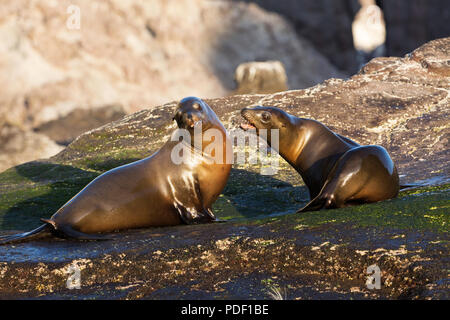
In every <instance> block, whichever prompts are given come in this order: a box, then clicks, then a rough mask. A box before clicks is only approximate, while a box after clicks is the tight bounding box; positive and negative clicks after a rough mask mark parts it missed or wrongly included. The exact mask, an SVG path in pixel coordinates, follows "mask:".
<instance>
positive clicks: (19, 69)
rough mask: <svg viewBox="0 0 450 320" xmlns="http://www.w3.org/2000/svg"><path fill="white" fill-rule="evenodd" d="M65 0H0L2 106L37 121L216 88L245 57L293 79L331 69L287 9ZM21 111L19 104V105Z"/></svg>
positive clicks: (208, 93) (213, 92)
mask: <svg viewBox="0 0 450 320" xmlns="http://www.w3.org/2000/svg"><path fill="white" fill-rule="evenodd" d="M70 4H71V2H70V1H25V0H24V1H16V2H14V4H9V3H8V4H6V3H2V4H1V5H0V14H1V16H2V20H1V22H0V39H2V41H0V43H1V44H0V67H1V69H2V72H1V74H0V85H1V88H2V91H1V98H0V99H1V100H0V103H1V104H0V105H1V109H3V110H4V109H7V110H12V109H15V110H18V111H15V112H16V113H18V114H17V116H16V117H18V118H19V119H20V120H21V121H22V122H25V123H26V122H30V123H31V124H33V125H38V124H41V123H43V122H46V121H49V120H53V119H55V118H57V117H59V116H61V115H65V114H67V113H69V112H70V111H71V110H72V109H74V108H95V106H104V105H107V104H119V105H122V106H124V108H125V110H126V111H128V112H130V111H136V110H138V109H142V108H148V107H151V106H155V105H158V104H161V103H164V102H166V101H170V100H173V99H179V98H181V97H183V96H187V95H198V96H202V97H220V96H223V95H225V94H227V93H228V92H230V91H231V90H232V89H233V86H234V85H233V74H234V70H235V68H236V67H237V66H238V64H239V63H241V62H246V61H253V60H260V59H264V60H267V59H270V58H275V57H281V58H280V59H281V60H283V61H282V62H283V63H284V64H285V65H286V67H287V69H288V70H289V72H288V73H289V74H288V76H289V80H290V81H291V83H290V86H291V87H292V88H303V87H308V86H311V85H314V84H316V83H318V82H321V81H323V80H325V79H327V78H329V77H330V76H340V74H339V73H338V72H336V69H335V68H334V67H333V66H331V65H330V64H329V63H327V62H326V61H325V60H324V59H321V58H320V57H317V52H316V51H315V50H314V49H313V48H312V47H311V46H310V45H309V44H308V43H307V42H305V41H303V40H302V39H300V38H298V37H297V36H296V34H295V31H294V30H293V29H292V28H291V26H290V25H289V23H287V22H286V21H285V20H283V18H281V17H280V16H278V15H275V14H269V13H267V12H266V11H264V10H262V9H260V8H259V7H257V6H256V5H247V4H237V3H227V2H221V1H203V0H194V1H192V0H189V1H186V0H184V1H179V0H177V1H173V0H172V1H165V0H164V1H162V0H160V1H159V0H157V1H151V2H145V3H143V2H141V1H113V0H110V1H88V0H86V1H78V2H77V5H78V6H79V8H80V17H81V20H80V29H79V30H77V29H68V28H67V27H66V23H67V20H68V18H69V17H70V15H69V14H67V12H66V9H67V8H68V7H69V5H70ZM19 110H20V111H19Z"/></svg>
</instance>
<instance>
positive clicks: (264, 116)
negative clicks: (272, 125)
mask: <svg viewBox="0 0 450 320" xmlns="http://www.w3.org/2000/svg"><path fill="white" fill-rule="evenodd" d="M271 117H272V115H271V114H270V112H267V111H264V112H263V113H262V114H261V120H262V121H263V122H269V120H270V118H271Z"/></svg>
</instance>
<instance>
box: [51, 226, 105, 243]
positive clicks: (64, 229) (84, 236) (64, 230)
mask: <svg viewBox="0 0 450 320" xmlns="http://www.w3.org/2000/svg"><path fill="white" fill-rule="evenodd" d="M57 231H58V233H59V234H60V235H61V236H62V237H65V238H72V239H77V240H90V241H105V240H111V239H112V238H111V237H108V236H106V235H103V234H89V233H84V232H81V231H77V230H75V229H73V228H72V227H71V226H58V229H57Z"/></svg>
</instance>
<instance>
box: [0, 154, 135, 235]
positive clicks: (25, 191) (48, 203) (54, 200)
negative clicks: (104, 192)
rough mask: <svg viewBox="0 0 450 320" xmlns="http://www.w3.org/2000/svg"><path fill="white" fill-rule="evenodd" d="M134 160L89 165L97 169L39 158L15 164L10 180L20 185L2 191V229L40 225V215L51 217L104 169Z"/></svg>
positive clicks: (0, 196)
mask: <svg viewBox="0 0 450 320" xmlns="http://www.w3.org/2000/svg"><path fill="white" fill-rule="evenodd" d="M135 160H136V159H121V160H115V159H112V160H105V161H103V162H96V163H95V164H94V162H92V165H88V166H87V167H88V168H90V169H93V170H96V171H88V170H82V169H79V168H76V167H73V166H69V165H61V164H55V163H49V162H39V161H34V162H30V163H26V164H23V165H20V166H17V167H15V168H14V169H12V170H11V171H10V173H9V175H8V176H9V177H8V178H9V179H8V180H15V181H14V182H15V183H14V184H15V185H17V186H19V187H20V188H19V189H18V190H14V188H12V189H7V190H4V191H2V192H1V195H0V203H1V204H2V205H1V206H0V229H1V230H28V229H30V228H35V227H37V226H39V225H40V224H41V222H40V220H39V219H40V218H49V217H50V216H51V215H53V214H54V213H55V212H56V211H57V210H58V209H59V208H60V207H61V206H62V205H64V204H65V203H66V202H67V201H68V200H70V199H71V198H72V197H73V196H74V195H75V194H77V193H78V192H79V191H80V190H81V189H83V188H84V187H85V186H86V185H87V184H88V183H89V182H91V181H92V180H93V179H95V178H96V177H97V176H98V175H99V174H101V173H102V172H103V171H107V170H109V169H112V168H115V167H117V166H120V165H123V164H126V163H130V162H132V161H135ZM11 182H12V181H11ZM9 185H13V184H12V183H9ZM0 188H1V186H0ZM2 209H4V210H2Z"/></svg>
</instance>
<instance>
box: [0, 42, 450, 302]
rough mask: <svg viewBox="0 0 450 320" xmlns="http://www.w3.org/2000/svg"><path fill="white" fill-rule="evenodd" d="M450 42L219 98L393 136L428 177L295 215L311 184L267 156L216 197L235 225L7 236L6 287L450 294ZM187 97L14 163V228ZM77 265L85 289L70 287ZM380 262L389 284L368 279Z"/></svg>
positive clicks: (50, 208) (2, 250) (414, 168)
mask: <svg viewBox="0 0 450 320" xmlns="http://www.w3.org/2000/svg"><path fill="white" fill-rule="evenodd" d="M449 47H450V38H446V39H439V40H436V41H432V42H430V43H428V44H426V45H424V46H422V47H420V48H419V49H417V50H415V51H414V52H412V53H411V54H410V55H408V56H406V57H404V58H377V59H374V60H372V61H371V62H370V63H369V64H367V65H366V66H365V67H364V68H363V69H362V70H361V72H360V73H359V74H357V75H355V76H353V77H352V78H350V79H348V80H346V81H344V80H338V79H330V80H328V81H325V82H324V83H322V84H320V85H317V86H314V87H312V88H309V89H305V90H292V91H286V92H280V93H275V94H270V95H240V96H230V97H226V98H220V99H209V100H207V102H208V103H209V104H210V106H211V107H212V108H213V109H214V110H215V111H216V113H217V114H218V116H219V117H220V119H221V120H222V121H223V123H224V124H225V126H226V127H227V128H228V129H229V130H235V129H236V128H237V127H238V124H239V123H240V115H239V110H240V109H241V108H243V107H245V106H249V105H254V104H263V105H275V106H278V107H281V108H283V109H285V110H286V111H288V112H289V113H292V114H294V115H297V116H301V117H308V118H314V119H317V120H319V121H322V122H323V123H325V124H326V125H328V126H329V127H330V128H332V129H333V130H335V131H336V132H338V133H340V134H343V135H346V136H349V137H350V138H352V139H354V140H356V141H358V142H360V143H364V144H369V143H377V144H381V145H383V146H384V147H386V148H387V149H388V151H389V152H390V153H391V155H392V157H393V158H394V161H395V162H396V163H397V166H398V168H399V172H400V174H401V181H402V182H403V183H414V182H418V183H420V184H421V185H427V186H423V187H421V188H416V189H412V190H407V191H403V192H401V193H400V195H399V197H398V198H396V199H392V200H389V201H383V202H379V203H375V204H367V205H360V206H355V207H350V208H343V209H337V210H324V211H320V212H307V213H303V214H293V212H295V210H296V209H298V208H299V207H301V206H302V205H304V204H305V203H306V202H307V201H308V193H307V190H306V188H305V186H304V184H303V183H302V181H301V179H300V177H299V175H298V174H297V173H296V172H295V171H294V170H293V169H292V168H291V167H290V166H289V165H287V164H286V163H285V162H284V161H280V167H279V170H278V172H277V173H276V174H275V175H273V176H263V175H261V174H259V172H260V171H259V169H260V166H259V164H256V165H252V164H246V165H237V164H236V165H234V167H233V170H232V173H231V176H230V179H229V182H228V185H227V187H226V188H225V190H224V191H223V194H222V195H221V196H220V197H219V199H218V201H217V202H216V203H215V204H214V207H213V210H214V211H215V212H216V214H217V216H218V217H219V218H221V219H222V220H226V221H228V222H227V223H221V224H208V225H197V226H179V227H173V228H158V229H150V230H137V231H132V232H131V231H130V232H123V233H118V234H114V235H113V238H114V239H113V240H112V241H109V242H101V243H98V242H88V243H80V242H74V241H66V240H55V239H43V240H40V241H33V242H27V243H23V244H16V245H14V246H11V245H6V246H0V292H1V294H2V297H21V298H29V297H37V296H40V297H42V296H44V297H53V298H57V297H59V298H84V297H109V298H173V299H179V298H223V299H226V298H241V299H246V298H266V297H268V294H269V293H268V291H269V290H278V291H280V290H281V291H282V292H284V294H285V295H286V298H289V299H301V298H303V299H304V298H337V299H339V298H347V299H348V298H354V299H366V298H382V299H384V298H387V299H395V298H403V299H404V298H406V299H428V298H434V299H448V287H447V285H448V283H447V282H446V279H447V278H448V268H449V266H448V259H446V257H447V256H448V246H447V243H448V240H449V238H448V230H447V229H448V223H449V218H448V197H449V192H450V189H449V188H450V185H449V180H450V172H449V165H448V137H449V133H450V128H449V127H448V117H449V112H450V111H449V108H448V106H449V87H450V86H449V82H450V73H449V65H448V61H449V59H450V57H449V52H450V50H449ZM175 105H176V102H173V103H168V104H165V105H162V106H158V107H155V108H153V109H151V110H142V111H140V112H137V113H135V114H132V115H129V116H127V117H125V118H123V119H121V120H118V121H115V122H113V123H110V124H107V125H105V126H103V127H100V128H98V129H95V130H92V131H90V132H87V133H85V134H83V135H81V136H79V137H78V138H77V139H76V140H75V141H74V142H73V143H71V144H70V145H69V146H68V147H67V148H66V149H65V150H63V151H62V152H60V153H59V154H58V155H56V156H55V157H52V158H50V159H48V160H45V161H35V162H31V163H27V164H23V165H20V166H17V167H15V168H11V169H9V170H7V171H5V172H3V173H2V174H0V226H1V228H2V229H4V230H8V231H4V233H11V232H13V231H12V230H13V229H16V230H17V229H21V230H23V229H29V228H31V227H34V226H36V225H38V224H39V219H38V218H41V217H48V216H50V215H51V214H52V213H53V212H54V211H55V210H57V209H58V208H59V207H60V206H61V205H62V204H64V203H65V202H66V201H67V200H68V199H70V197H72V196H73V195H74V194H75V193H76V192H78V191H79V190H80V189H81V188H82V187H84V186H85V185H86V184H87V183H88V182H89V181H91V180H92V179H94V178H95V177H96V176H97V175H99V174H101V173H102V172H104V171H106V170H108V169H111V168H114V167H116V166H118V165H120V164H124V163H128V162H131V161H133V160H136V159H139V158H142V157H144V156H147V155H150V154H151V153H153V152H154V151H155V150H157V149H158V148H159V147H160V146H161V145H162V144H163V143H164V142H165V141H166V140H167V139H168V138H169V134H170V132H171V131H172V130H173V129H174V127H175V126H174V124H173V123H172V122H171V118H172V115H173V111H174V107H175ZM74 263H75V264H77V265H78V266H79V267H80V269H81V279H82V285H81V289H80V290H77V291H73V290H68V289H67V288H66V280H67V278H68V276H69V275H68V274H67V272H68V271H70V270H69V268H70V266H71V265H73V264H74ZM374 264H375V265H377V266H378V267H379V268H380V270H381V283H382V286H381V289H380V290H370V289H369V288H367V286H366V280H367V267H369V266H371V265H374ZM69 273H70V272H69ZM274 286H275V287H274ZM274 288H275V289H274ZM283 290H284V291H283ZM74 294H76V296H74Z"/></svg>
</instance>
